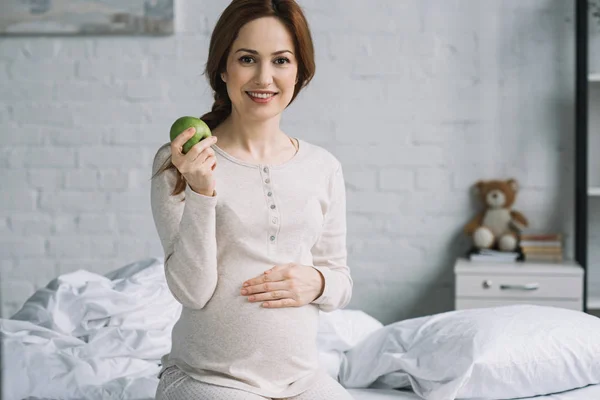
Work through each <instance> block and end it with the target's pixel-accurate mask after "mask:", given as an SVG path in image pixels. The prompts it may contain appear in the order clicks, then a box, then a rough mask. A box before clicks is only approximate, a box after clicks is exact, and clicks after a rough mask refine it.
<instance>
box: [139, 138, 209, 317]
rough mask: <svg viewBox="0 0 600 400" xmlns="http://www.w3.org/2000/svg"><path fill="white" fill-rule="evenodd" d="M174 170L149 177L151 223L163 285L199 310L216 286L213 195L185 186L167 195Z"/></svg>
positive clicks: (166, 152)
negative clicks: (160, 259) (158, 244)
mask: <svg viewBox="0 0 600 400" xmlns="http://www.w3.org/2000/svg"><path fill="white" fill-rule="evenodd" d="M170 154H171V151H170V148H169V147H163V148H161V149H159V151H158V152H157V154H156V156H155V158H154V162H153V167H152V176H154V174H155V173H156V171H157V170H158V169H159V168H160V166H161V165H162V164H163V163H164V162H165V161H166V159H167V158H168V157H169V156H170ZM176 181H177V172H176V170H174V169H169V170H166V171H164V172H163V173H161V174H160V175H158V176H156V177H154V178H152V182H151V194H150V200H151V201H150V202H151V208H152V215H153V218H154V224H155V226H156V230H157V232H158V236H159V237H160V241H161V244H162V247H163V250H164V255H165V257H164V264H165V277H166V281H167V285H168V287H169V289H170V291H171V293H172V294H173V296H174V297H175V299H177V301H179V302H180V303H181V304H182V305H183V306H185V307H188V308H192V309H201V308H203V307H204V306H205V305H206V303H208V301H209V300H210V299H211V297H212V295H213V294H214V291H215V288H216V286H217V243H216V204H217V194H216V192H215V193H213V196H212V197H211V196H204V195H201V194H199V193H196V192H194V191H193V190H191V188H190V187H189V185H186V188H185V191H184V192H183V193H179V194H178V195H175V196H173V195H171V193H172V192H173V189H174V187H175V184H176Z"/></svg>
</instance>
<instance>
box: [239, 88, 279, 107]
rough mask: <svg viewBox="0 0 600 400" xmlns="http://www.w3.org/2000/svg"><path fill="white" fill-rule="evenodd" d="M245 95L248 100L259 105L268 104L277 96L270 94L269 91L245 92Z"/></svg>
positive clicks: (274, 93) (273, 93)
mask: <svg viewBox="0 0 600 400" xmlns="http://www.w3.org/2000/svg"><path fill="white" fill-rule="evenodd" d="M246 94H247V95H248V97H250V99H251V100H252V101H254V102H255V103H261V104H265V103H268V102H270V101H271V100H272V99H273V98H274V97H275V96H277V93H276V92H270V91H252V92H246Z"/></svg>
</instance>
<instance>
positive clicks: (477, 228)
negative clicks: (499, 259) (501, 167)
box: [464, 179, 529, 251]
mask: <svg viewBox="0 0 600 400" xmlns="http://www.w3.org/2000/svg"><path fill="white" fill-rule="evenodd" d="M518 189H519V187H518V184H517V181H516V180H515V179H508V180H487V181H483V180H482V181H478V182H477V183H475V185H474V190H475V193H476V194H477V195H478V197H479V199H480V200H481V201H482V202H483V204H484V209H483V210H482V211H481V212H479V213H478V214H477V215H476V216H475V217H474V218H473V219H472V220H471V221H470V222H469V223H468V224H466V225H465V227H464V232H465V233H466V234H467V235H469V236H472V238H473V245H474V246H475V247H476V248H478V249H497V250H500V251H514V250H515V249H516V248H517V246H518V236H517V234H518V232H519V231H522V230H523V229H524V228H525V227H527V226H528V224H529V223H528V221H527V219H526V218H525V216H524V215H523V214H521V213H520V212H518V211H516V210H513V209H512V208H511V207H512V206H513V204H514V202H515V198H516V195H517V191H518Z"/></svg>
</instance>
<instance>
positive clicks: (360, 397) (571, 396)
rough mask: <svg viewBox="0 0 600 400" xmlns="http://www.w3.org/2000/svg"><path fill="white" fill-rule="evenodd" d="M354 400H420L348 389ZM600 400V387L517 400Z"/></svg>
mask: <svg viewBox="0 0 600 400" xmlns="http://www.w3.org/2000/svg"><path fill="white" fill-rule="evenodd" d="M348 392H350V394H351V395H352V397H353V398H354V400H422V399H421V398H420V397H419V396H417V395H416V394H415V393H413V392H411V391H409V390H388V389H349V390H348ZM593 399H600V385H592V386H587V387H584V388H579V389H575V390H569V391H567V392H562V393H557V394H552V395H548V396H536V397H527V398H521V399H519V400H593Z"/></svg>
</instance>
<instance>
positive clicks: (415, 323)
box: [339, 305, 600, 400]
mask: <svg viewBox="0 0 600 400" xmlns="http://www.w3.org/2000/svg"><path fill="white" fill-rule="evenodd" d="M339 381H340V383H342V385H344V386H345V387H347V388H360V387H369V386H371V387H388V388H394V387H403V386H406V385H408V384H410V386H412V389H413V390H414V391H415V392H416V393H417V394H418V395H420V396H421V397H423V398H424V399H427V400H446V399H478V400H483V399H494V400H497V399H498V400H499V399H509V398H518V397H531V396H536V395H541V394H550V393H556V392H560V391H565V390H571V389H575V388H578V387H583V386H587V385H590V384H597V383H600V318H596V317H593V316H591V315H588V314H585V313H583V312H577V311H572V310H567V309H561V308H553V307H542V306H535V305H515V306H505V307H496V308H482V309H470V310H460V311H451V312H447V313H442V314H436V315H431V316H425V317H420V318H414V319H409V320H405V321H400V322H396V323H393V324H390V325H388V326H386V327H384V328H383V329H380V330H378V331H377V332H374V333H373V334H372V335H371V336H369V337H368V338H366V339H365V340H363V341H362V342H361V343H360V344H358V345H357V346H355V347H354V348H352V349H350V350H349V351H348V352H346V354H345V358H344V360H342V365H341V368H340V373H339Z"/></svg>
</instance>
